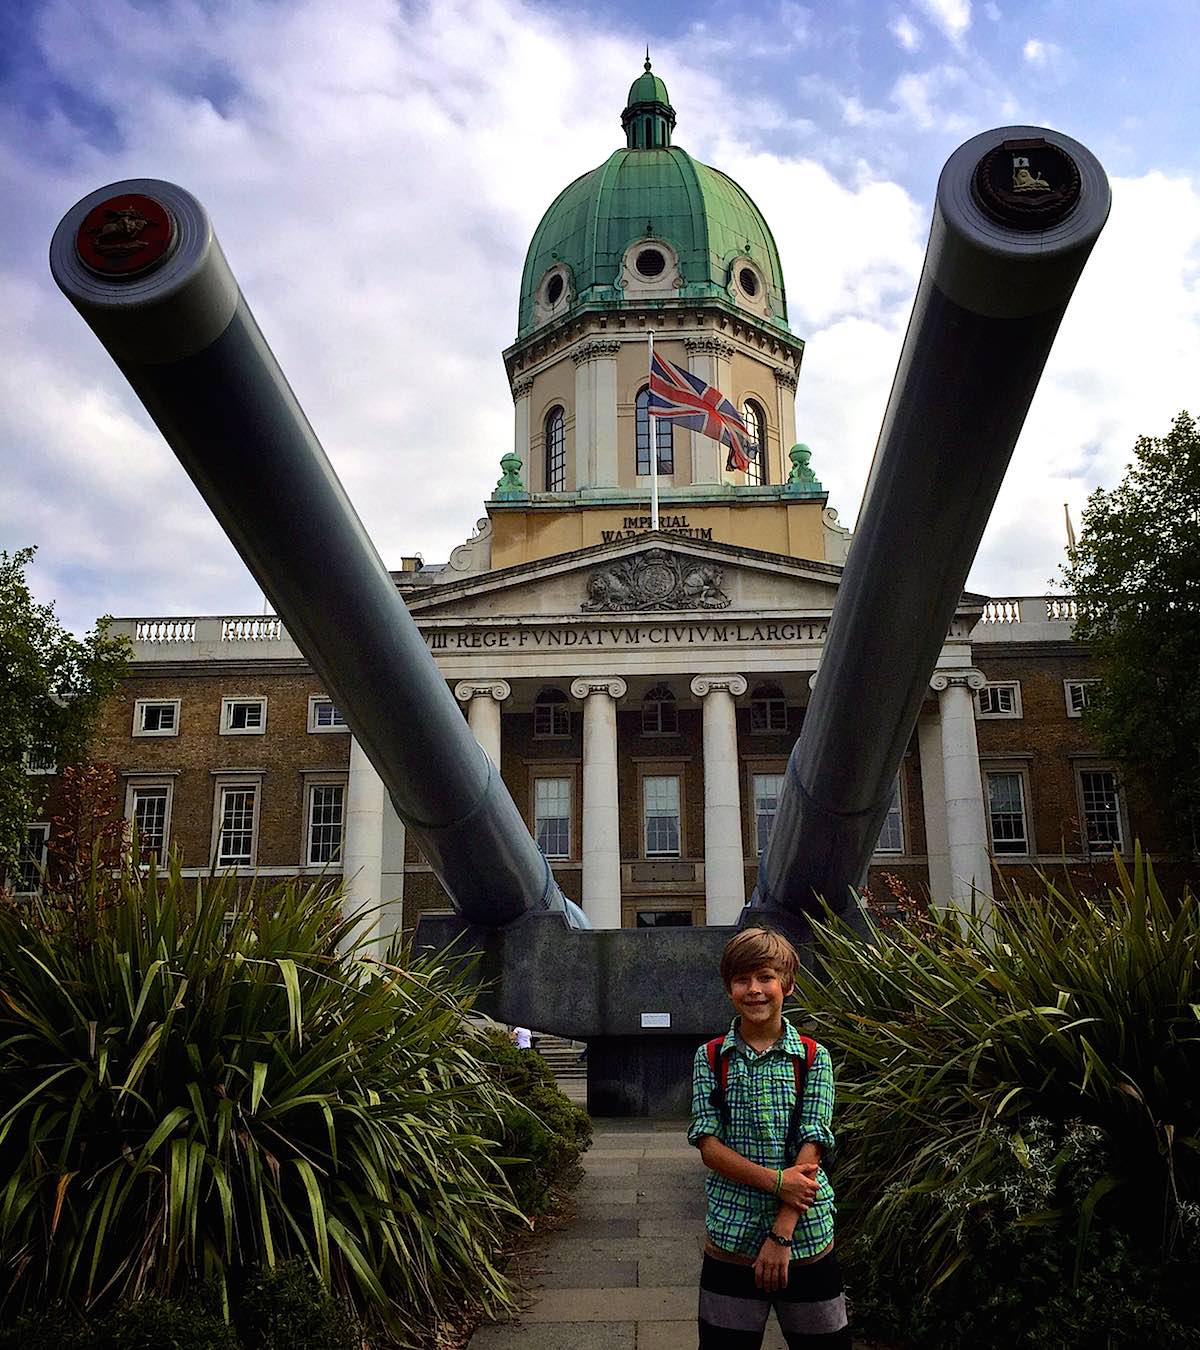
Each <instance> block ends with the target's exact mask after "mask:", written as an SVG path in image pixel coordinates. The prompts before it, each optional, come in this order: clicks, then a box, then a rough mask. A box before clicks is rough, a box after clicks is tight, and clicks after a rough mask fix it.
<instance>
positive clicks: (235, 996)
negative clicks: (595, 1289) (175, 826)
mask: <svg viewBox="0 0 1200 1350" xmlns="http://www.w3.org/2000/svg"><path fill="white" fill-rule="evenodd" d="M230 913H232V914H233V916H234V917H233V919H232V921H230V922H228V923H226V915H227V914H230ZM81 931H86V932H87V934H88V935H89V940H88V941H87V942H80V941H79V940H78V936H79V933H80V932H81ZM466 987H467V986H466V984H465V982H464V976H463V975H462V974H461V973H454V972H452V971H450V970H449V969H447V968H445V967H443V966H442V964H441V963H440V962H439V961H438V960H436V959H433V958H428V957H414V956H412V955H411V954H409V953H407V952H405V953H403V954H402V956H401V957H399V958H397V960H396V961H395V963H394V964H389V965H388V966H386V967H384V966H381V965H378V964H366V963H364V962H362V961H360V960H359V958H358V955H357V953H356V951H355V949H354V947H353V937H352V935H351V933H350V931H349V928H348V925H347V924H346V922H345V921H344V920H343V918H342V915H341V910H340V902H339V896H338V893H337V891H336V890H335V889H334V888H332V887H330V886H329V885H327V884H321V883H315V884H312V885H303V884H301V883H299V882H292V883H289V884H288V885H286V886H283V887H280V888H276V889H273V890H262V889H259V888H257V887H254V888H252V889H251V890H250V892H249V893H239V891H238V889H237V885H236V884H235V882H234V881H233V880H232V879H229V878H225V879H223V878H212V879H207V880H205V881H204V882H203V884H201V885H200V886H199V887H197V888H196V889H194V890H193V889H192V888H191V887H190V886H189V885H185V883H184V881H183V880H182V878H181V877H180V875H179V871H178V867H177V865H176V864H175V863H174V862H173V863H172V866H171V868H170V869H169V870H168V871H166V872H162V873H159V872H157V871H156V870H155V869H150V871H149V872H138V871H136V870H133V869H126V870H125V871H124V873H123V874H122V875H120V876H118V877H115V878H114V877H113V876H112V875H111V874H110V873H108V872H106V871H105V869H104V868H102V867H96V868H94V869H93V872H92V875H91V877H90V879H89V880H88V881H87V884H86V886H85V887H84V888H83V891H82V894H81V895H80V896H79V897H78V898H77V900H76V903H75V904H74V905H73V906H72V907H71V909H70V910H69V912H68V911H67V910H65V909H64V908H63V907H61V906H57V905H56V904H55V903H54V897H53V896H50V895H47V896H46V897H44V898H41V899H36V898H35V899H34V900H33V901H32V902H31V904H30V905H29V906H28V907H25V908H22V909H20V910H18V909H15V908H11V907H0V1262H2V1263H3V1265H4V1268H5V1270H6V1271H7V1272H12V1281H13V1284H12V1295H11V1306H12V1307H14V1308H17V1309H19V1308H21V1307H31V1306H37V1305H41V1304H45V1303H49V1302H52V1301H55V1300H66V1301H68V1302H70V1303H73V1304H76V1305H77V1306H80V1307H84V1308H86V1307H89V1306H91V1305H98V1304H104V1303H108V1302H112V1301H114V1300H124V1299H128V1298H133V1297H137V1296H138V1295H140V1294H142V1293H146V1292H154V1293H159V1294H168V1295H169V1294H179V1293H181V1292H182V1291H184V1290H186V1289H187V1288H189V1287H191V1286H192V1285H194V1284H195V1283H196V1282H198V1281H201V1280H203V1279H206V1278H211V1279H212V1280H214V1281H215V1282H216V1284H217V1286H218V1289H219V1292H220V1296H221V1300H222V1303H225V1304H227V1303H228V1300H229V1288H230V1286H231V1285H233V1284H235V1283H237V1282H240V1281H241V1280H242V1278H243V1277H244V1276H245V1274H246V1273H247V1272H248V1271H251V1270H253V1269H254V1268H256V1267H262V1268H265V1269H271V1268H273V1267H275V1266H276V1265H278V1264H279V1263H280V1262H282V1261H285V1260H287V1259H289V1258H294V1257H298V1258H300V1259H301V1260H302V1261H303V1262H304V1263H305V1264H306V1265H307V1266H308V1268H309V1269H311V1270H312V1271H313V1272H314V1273H315V1274H316V1276H317V1277H318V1278H319V1279H320V1281H321V1282H322V1284H323V1285H325V1286H326V1287H327V1288H330V1289H332V1290H335V1291H337V1292H338V1293H340V1294H341V1295H343V1296H346V1297H349V1298H350V1299H351V1301H352V1302H353V1304H354V1305H355V1306H356V1307H357V1308H358V1309H359V1310H360V1311H361V1312H363V1313H365V1314H366V1315H368V1317H369V1318H372V1319H374V1320H377V1321H379V1322H382V1323H386V1324H388V1325H389V1326H390V1327H391V1328H392V1329H393V1331H394V1332H395V1333H396V1334H398V1335H400V1336H401V1338H402V1340H403V1338H404V1337H407V1336H413V1337H419V1336H420V1335H421V1334H422V1329H425V1328H428V1326H429V1325H430V1323H431V1321H432V1320H433V1319H434V1318H435V1316H436V1313H437V1310H438V1308H439V1307H444V1306H446V1305H448V1304H450V1303H452V1302H455V1301H457V1300H459V1299H461V1298H463V1297H473V1298H476V1299H477V1301H478V1302H480V1303H482V1304H483V1305H484V1306H485V1308H487V1309H489V1310H491V1311H499V1310H502V1309H503V1308H505V1307H508V1306H510V1301H511V1295H510V1293H509V1286H508V1284H507V1282H506V1280H505V1279H504V1277H503V1275H502V1274H501V1272H500V1271H499V1270H498V1268H497V1266H496V1264H495V1259H496V1255H497V1252H498V1248H499V1237H500V1235H501V1234H502V1233H503V1232H504V1231H505V1229H506V1228H507V1227H509V1226H511V1225H515V1224H521V1223H523V1222H524V1219H523V1215H522V1213H521V1211H520V1210H519V1209H518V1208H517V1206H516V1205H515V1204H514V1202H513V1200H512V1194H511V1191H510V1188H509V1185H508V1182H507V1180H506V1177H505V1172H504V1170H503V1168H502V1167H501V1165H500V1161H499V1154H500V1151H501V1135H502V1131H499V1130H498V1129H497V1128H496V1122H497V1121H499V1120H501V1119H503V1118H504V1117H505V1116H506V1115H513V1114H516V1113H521V1112H524V1113H525V1114H526V1115H527V1114H528V1112H527V1111H526V1108H524V1107H522V1106H519V1105H518V1103H517V1102H515V1101H514V1100H513V1098H512V1097H511V1096H510V1095H509V1094H508V1093H507V1092H506V1091H504V1089H503V1088H502V1087H501V1086H500V1085H499V1081H498V1079H499V1075H498V1073H497V1072H496V1071H495V1070H494V1069H492V1068H491V1067H490V1066H489V1065H488V1064H486V1063H484V1062H482V1061H481V1059H480V1056H479V1053H478V1051H479V1048H480V1045H481V1042H480V1041H479V1038H478V1036H477V1033H475V1032H474V1031H473V1030H472V1029H471V1027H470V1025H469V1024H468V1023H467V1021H466V1014H467V1012H468V1011H469V1009H470V1000H469V998H468V996H467V994H466V992H465V991H466ZM493 1138H494V1140H495V1142H492V1139H493Z"/></svg>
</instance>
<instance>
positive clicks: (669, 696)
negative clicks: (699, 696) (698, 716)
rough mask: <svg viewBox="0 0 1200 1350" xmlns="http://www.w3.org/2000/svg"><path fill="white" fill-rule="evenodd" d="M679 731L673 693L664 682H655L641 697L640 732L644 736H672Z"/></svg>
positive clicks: (677, 713)
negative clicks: (644, 695) (643, 696)
mask: <svg viewBox="0 0 1200 1350" xmlns="http://www.w3.org/2000/svg"><path fill="white" fill-rule="evenodd" d="M678 731H679V712H678V709H677V708H676V707H675V695H674V694H673V693H671V691H670V689H668V688H667V686H666V685H665V684H656V685H655V686H654V688H653V689H651V690H649V691H648V692H647V694H646V697H645V698H644V699H642V733H643V734H644V735H646V736H674V735H675V734H676V733H677V732H678Z"/></svg>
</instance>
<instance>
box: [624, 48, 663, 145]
mask: <svg viewBox="0 0 1200 1350" xmlns="http://www.w3.org/2000/svg"><path fill="white" fill-rule="evenodd" d="M621 125H622V127H624V128H625V146H626V149H629V150H665V149H666V148H667V146H669V145H670V144H671V132H672V131H673V130H674V129H675V109H674V108H672V107H671V100H670V98H669V97H668V96H667V86H666V85H665V84H664V83H663V81H662V80H661V79H660V78H659V77H658V76H657V75H655V74H654V73H653V72H652V71H651V69H650V48H649V47H647V48H646V66H645V69H644V71H643V72H642V74H641V75H639V76H638V77H637V79H636V80H634V82H633V83H632V84H631V85H630V86H629V101H628V103H627V104H626V106H625V111H624V112H623V113H622V114H621Z"/></svg>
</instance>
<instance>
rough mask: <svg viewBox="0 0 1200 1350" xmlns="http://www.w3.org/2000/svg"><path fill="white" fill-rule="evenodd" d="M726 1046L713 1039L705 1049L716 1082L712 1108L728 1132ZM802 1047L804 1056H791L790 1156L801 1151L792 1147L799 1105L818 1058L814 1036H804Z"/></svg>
mask: <svg viewBox="0 0 1200 1350" xmlns="http://www.w3.org/2000/svg"><path fill="white" fill-rule="evenodd" d="M724 1043H725V1037H724V1036H714V1037H713V1038H712V1040H711V1041H709V1042H708V1043H707V1044H706V1045H705V1047H704V1057H705V1059H707V1060H708V1067H709V1068H710V1069H711V1070H712V1075H713V1077H714V1078H715V1079H716V1080H717V1081H716V1086H715V1087H714V1088H713V1090H712V1092H711V1093H709V1098H708V1101H709V1105H710V1106H711V1107H712V1108H713V1110H715V1111H716V1113H717V1117H718V1119H719V1120H720V1122H721V1129H722V1130H725V1131H728V1129H729V1102H728V1101H727V1100H726V1089H727V1087H728V1086H729V1056H728V1055H723V1054H721V1046H722V1045H724ZM800 1044H801V1045H802V1046H803V1047H804V1053H803V1055H797V1054H789V1055H788V1058H789V1059H790V1060H791V1061H792V1076H793V1077H794V1078H795V1080H796V1100H795V1101H794V1102H793V1103H792V1114H791V1115H790V1116H789V1117H788V1127H787V1138H786V1140H785V1141H784V1147H785V1149H786V1150H787V1152H788V1153H789V1155H790V1154H794V1153H796V1152H797V1151H798V1150H799V1145H797V1146H796V1147H795V1148H793V1147H792V1141H793V1140H794V1139H795V1137H796V1134H797V1130H798V1126H799V1120H800V1105H801V1103H802V1102H803V1101H804V1083H805V1080H806V1079H807V1077H808V1070H809V1066H810V1065H811V1064H812V1062H813V1060H815V1059H816V1057H817V1043H816V1041H814V1040H813V1039H812V1037H811V1036H801V1037H800Z"/></svg>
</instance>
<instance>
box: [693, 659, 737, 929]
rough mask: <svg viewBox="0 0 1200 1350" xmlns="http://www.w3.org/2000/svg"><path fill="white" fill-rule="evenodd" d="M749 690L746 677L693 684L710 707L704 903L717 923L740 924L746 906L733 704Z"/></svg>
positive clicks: (706, 709) (697, 680) (724, 677)
mask: <svg viewBox="0 0 1200 1350" xmlns="http://www.w3.org/2000/svg"><path fill="white" fill-rule="evenodd" d="M745 692H746V681H745V679H744V678H743V677H742V676H741V675H697V676H696V678H695V679H694V680H693V681H692V693H693V694H695V696H696V697H697V698H699V699H702V700H703V706H704V901H705V907H706V909H707V911H708V915H707V917H708V922H709V923H711V924H731V923H736V922H737V918H738V915H739V914H740V913H741V912H742V907H743V906H744V905H745V903H746V873H745V870H744V864H743V857H742V792H741V770H740V767H739V763H738V745H737V717H736V715H735V710H734V703H733V700H734V699H735V698H740V697H741V695H742V694H744V693H745Z"/></svg>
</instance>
